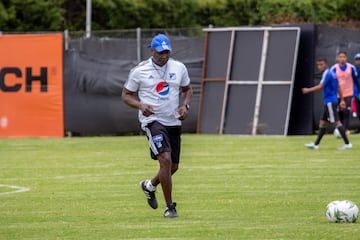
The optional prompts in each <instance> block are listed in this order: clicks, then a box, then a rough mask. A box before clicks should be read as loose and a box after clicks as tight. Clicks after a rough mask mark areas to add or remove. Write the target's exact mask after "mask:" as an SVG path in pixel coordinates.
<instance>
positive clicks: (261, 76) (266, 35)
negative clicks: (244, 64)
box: [251, 30, 270, 135]
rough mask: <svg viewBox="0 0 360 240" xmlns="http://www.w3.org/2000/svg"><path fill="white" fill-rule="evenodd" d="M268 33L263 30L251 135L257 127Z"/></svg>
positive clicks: (254, 133) (255, 131)
mask: <svg viewBox="0 0 360 240" xmlns="http://www.w3.org/2000/svg"><path fill="white" fill-rule="evenodd" d="M269 34H270V33H269V30H265V31H264V37H263V46H262V52H261V61H260V71H259V81H258V86H257V92H256V100H255V111H254V120H253V126H252V131H251V134H252V135H256V133H257V129H258V124H259V117H260V107H261V97H262V90H263V83H264V75H265V67H266V58H267V50H268V43H269Z"/></svg>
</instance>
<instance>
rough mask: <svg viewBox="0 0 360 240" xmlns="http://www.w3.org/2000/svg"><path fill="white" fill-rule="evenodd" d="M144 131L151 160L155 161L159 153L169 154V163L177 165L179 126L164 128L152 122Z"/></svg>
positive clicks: (179, 141) (179, 137)
mask: <svg viewBox="0 0 360 240" xmlns="http://www.w3.org/2000/svg"><path fill="white" fill-rule="evenodd" d="M144 130H145V133H146V136H147V138H148V140H149V146H150V155H151V158H152V159H154V160H157V156H158V155H159V154H160V153H163V152H171V162H173V163H179V161H180V145H181V126H164V125H162V124H161V123H159V122H157V121H154V122H152V123H149V124H148V125H147V126H146V127H145V129H144Z"/></svg>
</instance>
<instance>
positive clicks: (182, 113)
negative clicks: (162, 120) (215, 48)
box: [177, 105, 188, 121]
mask: <svg viewBox="0 0 360 240" xmlns="http://www.w3.org/2000/svg"><path fill="white" fill-rule="evenodd" d="M177 111H178V113H179V115H180V116H179V117H178V119H179V120H181V121H183V120H185V119H186V117H187V115H188V110H187V109H186V107H185V106H184V105H182V106H180V107H179V108H178V110H177Z"/></svg>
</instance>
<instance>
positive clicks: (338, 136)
mask: <svg viewBox="0 0 360 240" xmlns="http://www.w3.org/2000/svg"><path fill="white" fill-rule="evenodd" d="M333 134H334V136H335V137H336V138H341V134H340V132H339V129H337V128H335V129H334V132H333Z"/></svg>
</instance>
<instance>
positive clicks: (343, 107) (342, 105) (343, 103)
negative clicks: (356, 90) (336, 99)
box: [339, 100, 346, 109]
mask: <svg viewBox="0 0 360 240" xmlns="http://www.w3.org/2000/svg"><path fill="white" fill-rule="evenodd" d="M339 106H340V109H345V108H346V103H345V101H344V100H341V101H340V104H339Z"/></svg>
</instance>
